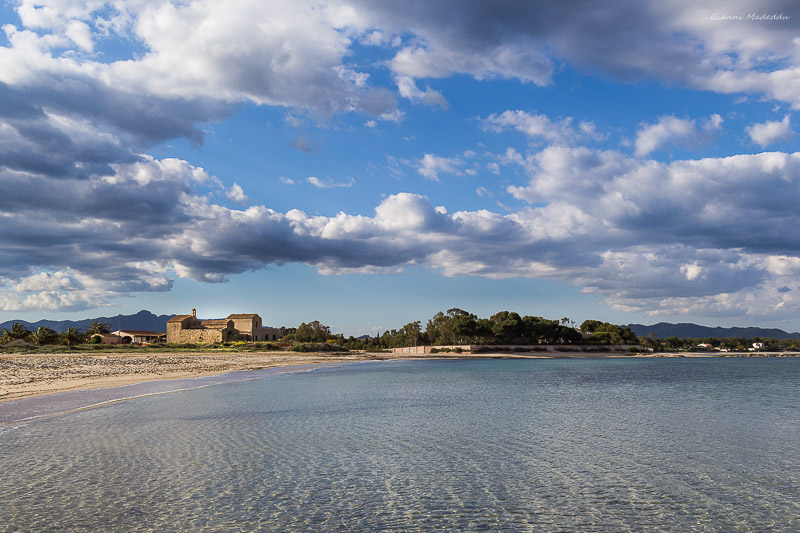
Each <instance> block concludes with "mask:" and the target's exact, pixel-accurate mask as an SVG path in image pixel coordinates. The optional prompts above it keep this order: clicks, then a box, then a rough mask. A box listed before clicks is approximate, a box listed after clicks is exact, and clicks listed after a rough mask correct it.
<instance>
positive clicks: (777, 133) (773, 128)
mask: <svg viewBox="0 0 800 533" xmlns="http://www.w3.org/2000/svg"><path fill="white" fill-rule="evenodd" d="M747 134H748V135H749V136H750V139H752V141H753V142H754V143H756V144H758V145H759V146H761V147H762V148H763V147H765V146H767V145H769V144H774V143H776V142H782V141H791V140H792V139H793V138H794V131H793V130H792V126H791V124H789V115H786V116H785V117H783V120H781V121H780V122H778V121H767V122H764V123H762V124H753V125H752V126H748V127H747Z"/></svg>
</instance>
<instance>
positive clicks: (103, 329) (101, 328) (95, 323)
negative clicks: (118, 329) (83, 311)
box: [86, 320, 111, 337]
mask: <svg viewBox="0 0 800 533" xmlns="http://www.w3.org/2000/svg"><path fill="white" fill-rule="evenodd" d="M105 333H111V326H110V325H108V324H106V323H105V322H100V321H99V320H92V321H91V322H89V329H88V330H86V336H87V337H91V336H92V335H103V334H105Z"/></svg>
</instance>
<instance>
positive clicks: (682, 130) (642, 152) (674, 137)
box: [634, 113, 723, 157]
mask: <svg viewBox="0 0 800 533" xmlns="http://www.w3.org/2000/svg"><path fill="white" fill-rule="evenodd" d="M722 122H723V120H722V117H721V116H719V115H718V114H716V113H715V114H713V115H711V116H709V117H708V119H706V121H705V122H704V123H703V125H702V127H701V129H700V130H698V129H697V126H696V125H695V121H694V120H687V119H680V118H677V117H675V116H671V115H670V116H664V117H660V118H659V119H658V122H656V123H655V124H646V125H642V127H641V128H640V129H639V131H638V132H636V142H635V150H634V153H635V154H636V155H637V156H639V157H643V156H646V155H648V154H650V153H651V152H653V151H655V150H657V149H659V148H661V147H662V146H664V145H666V144H672V145H675V144H678V145H682V146H685V147H687V148H697V147H699V146H700V145H702V144H705V143H707V142H710V141H711V140H712V139H713V136H714V133H715V132H716V131H718V130H719V129H720V128H721V127H722Z"/></svg>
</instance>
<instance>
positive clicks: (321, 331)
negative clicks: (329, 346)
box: [294, 320, 331, 342]
mask: <svg viewBox="0 0 800 533" xmlns="http://www.w3.org/2000/svg"><path fill="white" fill-rule="evenodd" d="M330 334H331V328H330V327H329V326H324V325H322V324H320V322H319V320H314V321H313V322H309V323H308V324H306V323H305V322H303V323H302V324H300V326H298V328H297V331H295V332H294V340H295V341H297V342H325V341H327V340H328V335H330Z"/></svg>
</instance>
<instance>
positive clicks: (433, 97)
mask: <svg viewBox="0 0 800 533" xmlns="http://www.w3.org/2000/svg"><path fill="white" fill-rule="evenodd" d="M395 83H396V84H397V91H398V93H399V94H400V96H402V97H403V98H408V99H409V100H411V101H414V102H422V103H423V104H426V105H430V106H436V105H438V106H439V107H441V108H442V109H447V108H448V107H449V104H448V103H447V100H445V98H444V96H442V93H440V92H439V91H435V90H433V89H431V88H430V87H425V90H424V91H423V90H421V89H420V88H419V87H417V84H416V83H415V82H414V80H413V78H411V77H409V76H398V77H397V78H396V79H395Z"/></svg>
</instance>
